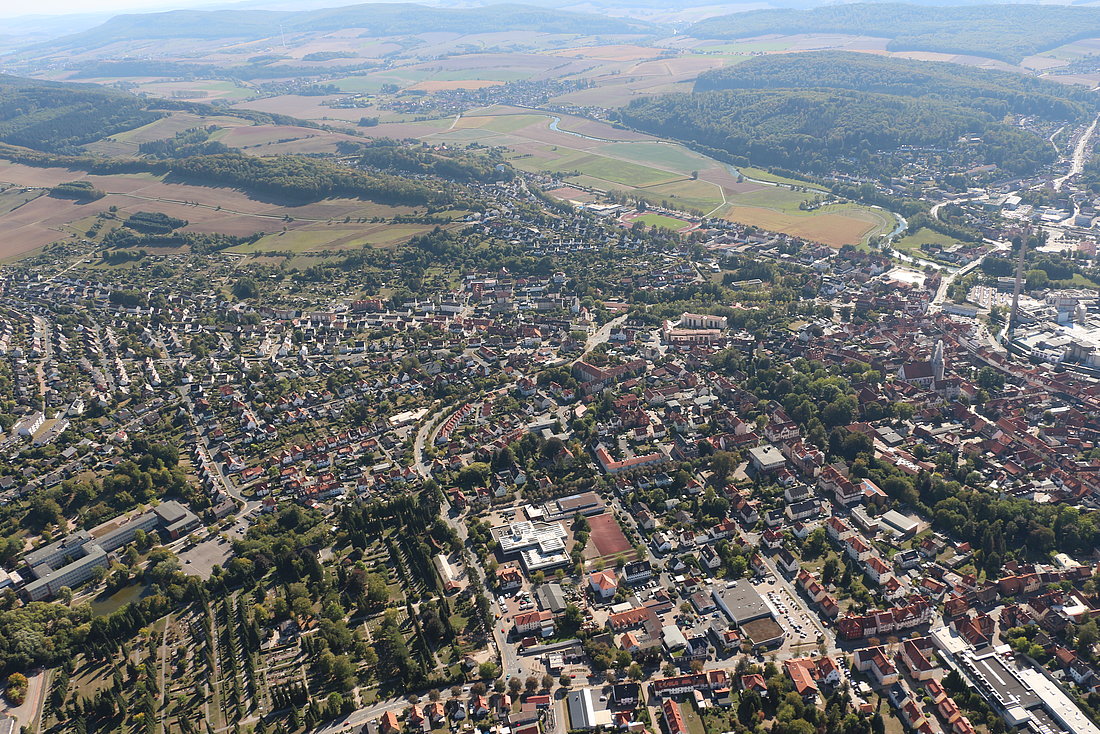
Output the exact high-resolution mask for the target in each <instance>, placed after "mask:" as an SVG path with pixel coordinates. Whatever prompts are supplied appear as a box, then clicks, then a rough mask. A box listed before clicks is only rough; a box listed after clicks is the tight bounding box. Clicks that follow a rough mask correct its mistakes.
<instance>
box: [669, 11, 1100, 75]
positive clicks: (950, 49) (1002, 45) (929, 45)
mask: <svg viewBox="0 0 1100 734" xmlns="http://www.w3.org/2000/svg"><path fill="white" fill-rule="evenodd" d="M686 33H687V34H688V35H691V36H695V37H697V38H723V39H726V38H730V39H732V38H752V37H753V36H761V35H765V34H771V33H776V34H783V35H786V34H796V33H842V34H845V35H862V36H875V37H877V38H888V39H890V41H889V43H888V44H887V45H886V48H887V50H889V51H936V52H940V53H947V54H966V55H972V56H986V57H989V58H993V59H999V60H1001V61H1005V62H1008V63H1011V64H1016V63H1019V62H1020V61H1021V60H1022V59H1024V58H1025V57H1027V56H1030V55H1032V54H1036V53H1039V52H1040V51H1045V50H1047V49H1051V48H1055V47H1057V46H1061V45H1062V44H1066V43H1070V42H1071V41H1075V40H1078V39H1082V38H1092V37H1095V36H1097V35H1100V10H1097V9H1095V8H1080V7H1069V6H1065V5H962V6H952V7H936V6H932V7H929V6H921V5H907V4H903V3H853V4H843V5H826V6H823V7H819V8H813V9H810V10H796V9H793V8H786V9H775V10H753V11H749V12H747V13H737V14H734V15H725V16H721V17H718V18H708V19H707V20H703V21H700V22H699V23H696V24H695V25H693V26H691V27H690V28H688V30H687V31H686Z"/></svg>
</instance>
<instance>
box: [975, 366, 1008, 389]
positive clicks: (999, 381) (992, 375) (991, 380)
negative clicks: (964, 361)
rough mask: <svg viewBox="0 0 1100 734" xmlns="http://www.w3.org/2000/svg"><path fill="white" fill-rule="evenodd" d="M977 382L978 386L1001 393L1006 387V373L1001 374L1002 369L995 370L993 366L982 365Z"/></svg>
mask: <svg viewBox="0 0 1100 734" xmlns="http://www.w3.org/2000/svg"><path fill="white" fill-rule="evenodd" d="M975 382H976V383H977V384H978V387H980V388H982V389H983V390H988V391H989V392H990V393H999V392H1000V391H1001V390H1004V387H1005V378H1004V375H1002V374H1001V372H1000V370H995V369H993V368H992V367H982V368H981V369H980V370H978V374H977V377H976V378H975Z"/></svg>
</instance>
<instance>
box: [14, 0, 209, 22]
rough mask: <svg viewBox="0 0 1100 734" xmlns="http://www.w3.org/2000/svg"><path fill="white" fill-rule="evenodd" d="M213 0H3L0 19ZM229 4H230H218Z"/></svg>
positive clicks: (192, 5)
mask: <svg viewBox="0 0 1100 734" xmlns="http://www.w3.org/2000/svg"><path fill="white" fill-rule="evenodd" d="M212 4H214V0H94V1H93V0H35V1H34V2H33V3H23V2H16V1H15V0H0V18H16V17H19V16H22V15H31V14H33V15H67V14H70V13H96V14H99V13H125V12H131V11H139V12H141V11H146V12H148V11H150V10H172V9H175V8H187V7H190V8H196V7H201V6H203V5H212ZM218 4H227V3H224V2H222V3H218Z"/></svg>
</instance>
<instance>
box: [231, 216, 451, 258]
mask: <svg viewBox="0 0 1100 734" xmlns="http://www.w3.org/2000/svg"><path fill="white" fill-rule="evenodd" d="M434 227H435V225H431V224H387V223H371V224H361V225H347V224H333V225H310V226H307V227H301V228H298V229H294V230H288V231H286V232H277V233H274V234H269V235H266V236H264V237H261V238H260V239H258V240H256V241H255V242H252V243H249V244H247V245H241V246H240V247H234V248H231V249H229V250H226V252H236V253H242V254H252V253H258V252H291V253H303V252H326V251H335V250H351V249H358V248H362V247H368V246H369V247H381V248H386V247H394V246H396V245H399V244H401V243H403V242H407V241H408V240H409V238H411V237H415V236H416V235H418V234H423V233H424V232H428V231H430V230H432V229H433V228H434Z"/></svg>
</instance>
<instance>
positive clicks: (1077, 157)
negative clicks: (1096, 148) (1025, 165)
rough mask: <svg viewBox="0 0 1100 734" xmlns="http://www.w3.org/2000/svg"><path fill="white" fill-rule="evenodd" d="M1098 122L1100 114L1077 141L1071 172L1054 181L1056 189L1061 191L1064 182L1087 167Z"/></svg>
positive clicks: (1071, 160) (1071, 161)
mask: <svg viewBox="0 0 1100 734" xmlns="http://www.w3.org/2000/svg"><path fill="white" fill-rule="evenodd" d="M1097 122H1100V116H1098V117H1096V119H1094V120H1093V121H1092V124H1091V125H1089V127H1088V130H1086V131H1085V134H1084V135H1082V136H1081V139H1080V140H1078V141H1077V145H1076V146H1075V147H1074V148H1073V157H1072V158H1070V166H1069V173H1067V174H1066V175H1065V176H1062V177H1060V178H1056V179H1054V181H1053V183H1054V190H1055V191H1060V190H1061V189H1062V184H1064V183H1065V182H1066V181H1068V180H1069V179H1071V178H1073V177H1074V176H1076V175H1077V174H1078V173H1080V172H1081V171H1083V170H1084V169H1085V158H1086V157H1087V156H1088V152H1089V141H1090V140H1092V136H1093V135H1094V134H1095V133H1096V123H1097Z"/></svg>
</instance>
